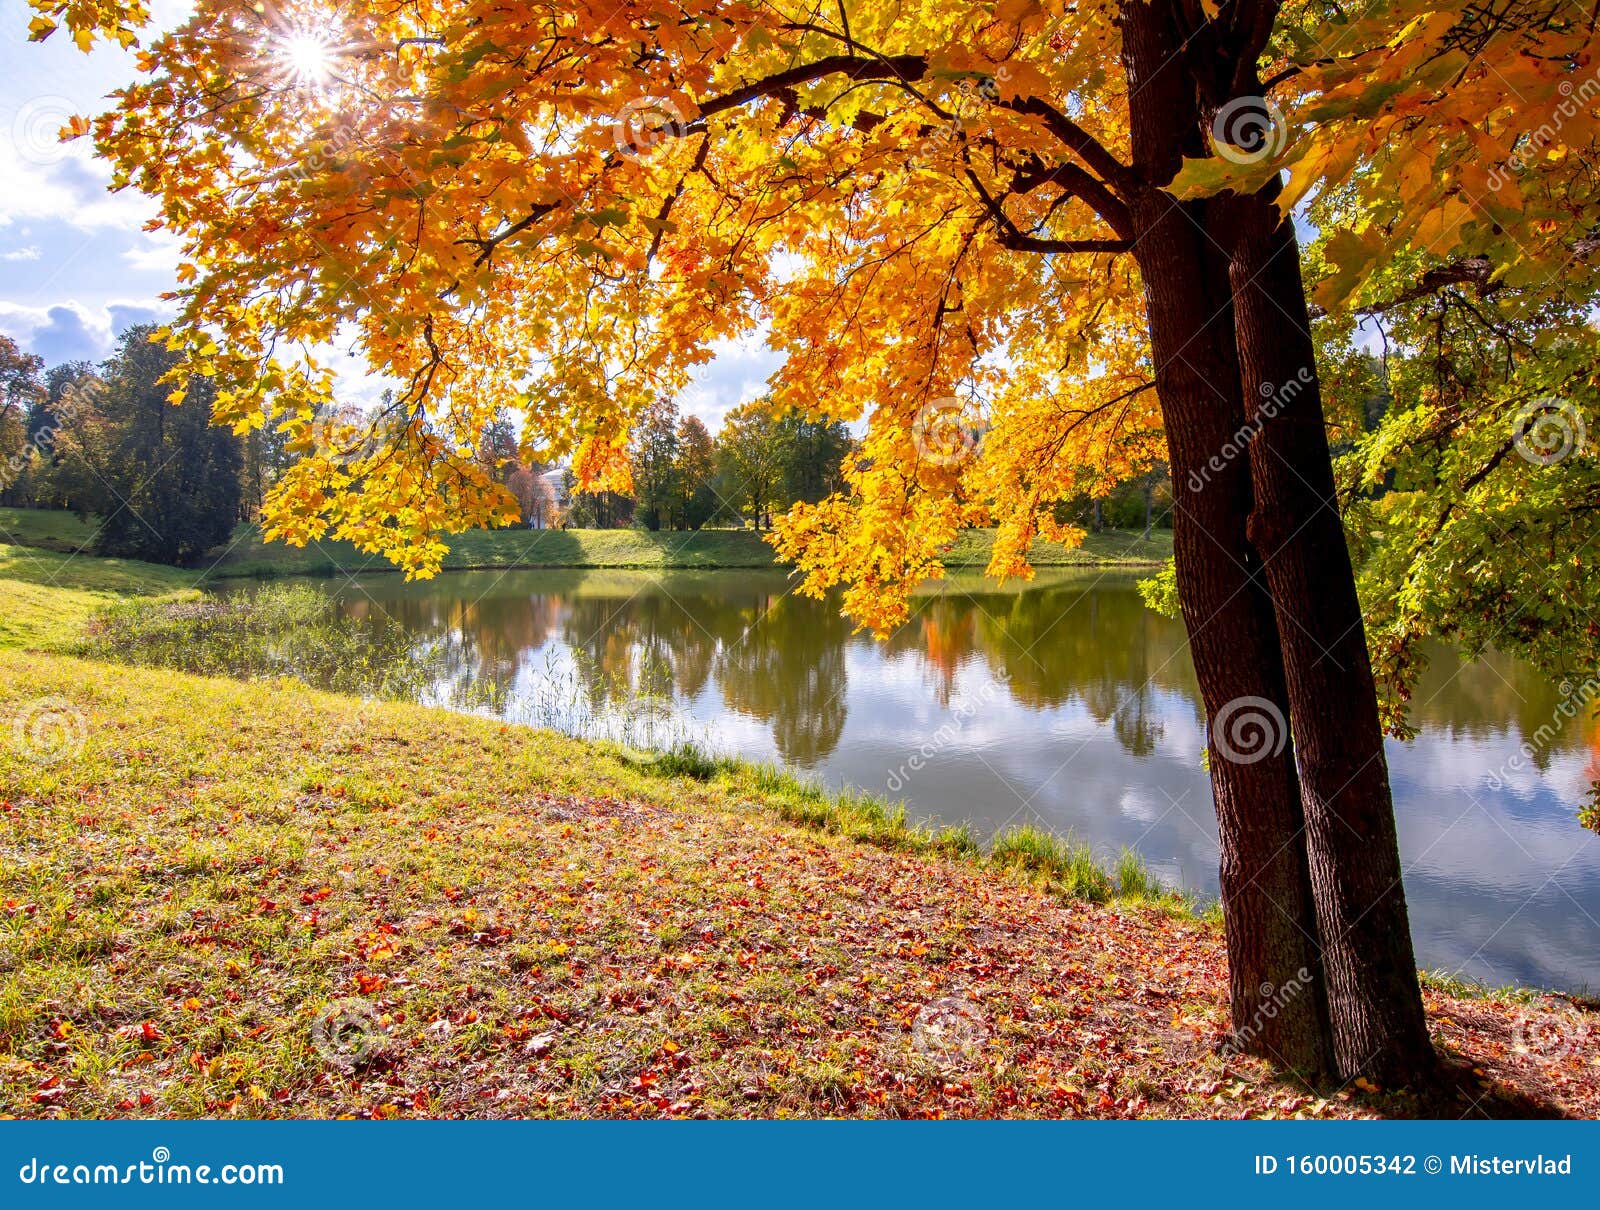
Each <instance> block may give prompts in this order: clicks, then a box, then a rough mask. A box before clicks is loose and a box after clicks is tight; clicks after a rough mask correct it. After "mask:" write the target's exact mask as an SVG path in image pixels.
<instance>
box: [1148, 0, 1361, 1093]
mask: <svg viewBox="0 0 1600 1210" xmlns="http://www.w3.org/2000/svg"><path fill="white" fill-rule="evenodd" d="M1169 17H1170V13H1168V12H1167V11H1166V10H1165V8H1164V6H1161V5H1157V4H1131V5H1128V6H1126V7H1125V8H1124V10H1123V56H1124V61H1125V68H1126V71H1127V78H1128V93H1129V105H1130V109H1131V116H1132V123H1131V125H1132V131H1133V138H1134V149H1133V150H1134V159H1135V162H1136V163H1137V164H1139V165H1141V167H1143V168H1144V169H1145V170H1146V171H1147V172H1149V173H1150V176H1149V177H1148V184H1147V187H1145V188H1142V189H1138V190H1136V191H1135V196H1134V197H1132V198H1131V199H1130V200H1129V211H1130V218H1131V221H1132V225H1133V228H1134V231H1133V234H1134V241H1135V242H1134V247H1135V256H1136V257H1137V259H1138V262H1139V267H1140V271H1141V273H1142V276H1143V278H1144V283H1145V303H1146V310H1147V312H1148V317H1149V324H1150V344H1151V352H1152V356H1153V358H1154V360H1155V367H1156V391H1157V395H1158V397H1159V398H1160V401H1161V409H1162V415H1163V418H1164V423H1165V427H1166V433H1167V446H1168V452H1169V462H1170V466H1171V472H1172V481H1173V552H1174V561H1175V563H1176V567H1177V576H1178V596H1179V600H1180V602H1181V603H1182V608H1183V615H1184V623H1185V626H1186V627H1187V630H1188V634H1189V645H1190V651H1191V654H1192V656H1193V659H1194V665H1195V671H1196V674H1197V676H1198V678H1199V682H1200V692H1201V697H1202V698H1203V700H1204V704H1205V711H1206V719H1207V723H1208V733H1209V734H1210V736H1211V760H1210V768H1211V784H1212V794H1213V797H1214V799H1215V802H1216V810H1217V820H1218V825H1219V832H1220V847H1221V855H1222V860H1221V872H1220V873H1221V879H1220V881H1221V889H1222V903H1223V916H1224V919H1225V921H1226V927H1227V946H1228V968H1229V1000H1230V1005H1231V1009H1232V1015H1233V1027H1234V1037H1235V1040H1236V1044H1237V1045H1239V1046H1240V1047H1241V1048H1243V1049H1245V1050H1248V1051H1251V1052H1253V1053H1257V1054H1262V1055H1266V1056H1268V1057H1270V1058H1273V1059H1274V1060H1276V1061H1277V1062H1279V1063H1281V1064H1282V1065H1284V1066H1286V1067H1289V1068H1291V1069H1294V1070H1298V1071H1301V1072H1304V1073H1306V1074H1316V1073H1321V1072H1324V1071H1327V1070H1329V1069H1330V1068H1331V1066H1332V1058H1333V1056H1332V1052H1331V1048H1330V1047H1329V1045H1328V1037H1329V1031H1328V1021H1327V1012H1326V1001H1325V997H1324V990H1323V977H1322V966H1321V961H1322V960H1321V953H1320V946H1319V942H1318V938H1317V926H1316V917H1315V913H1314V910H1313V905H1312V901H1311V886H1310V875H1309V871H1308V869H1307V866H1306V859H1305V848H1304V844H1303V831H1304V818H1303V816H1302V813H1301V806H1300V794H1299V785H1298V782H1297V779H1296V775H1295V764H1294V754H1293V750H1292V748H1291V747H1290V745H1289V743H1288V742H1287V741H1288V737H1287V735H1286V734H1285V733H1284V731H1283V729H1282V727H1279V728H1277V730H1276V731H1275V732H1273V731H1272V730H1271V727H1272V724H1271V718H1272V716H1273V715H1274V714H1275V715H1276V716H1277V717H1278V718H1279V719H1280V720H1281V719H1282V718H1283V717H1284V711H1285V708H1286V706H1287V701H1288V698H1287V692H1286V687H1285V683H1284V677H1283V666H1282V662H1281V661H1282V654H1281V650H1280V646H1279V643H1278V636H1277V625H1276V622H1275V619H1274V614H1273V609H1272V604H1271V601H1270V600H1269V599H1268V596H1267V592H1266V588H1265V585H1264V583H1263V582H1262V581H1261V580H1260V578H1259V575H1258V573H1259V570H1260V566H1259V561H1258V560H1257V559H1256V556H1255V553H1254V551H1253V550H1252V549H1251V547H1250V542H1249V538H1248V534H1247V530H1246V525H1247V521H1248V518H1249V516H1250V512H1251V507H1252V492H1253V487H1252V483H1251V479H1250V473H1249V468H1248V465H1247V464H1246V462H1245V461H1244V459H1242V458H1229V457H1227V456H1226V454H1227V451H1228V449H1229V447H1230V442H1231V441H1232V440H1233V439H1234V437H1235V436H1236V435H1237V433H1238V431H1239V429H1240V428H1241V427H1242V425H1243V423H1244V404H1243V400H1242V395H1241V390H1242V388H1241V385H1240V379H1239V366H1238V357H1237V350H1236V349H1235V347H1234V342H1233V329H1232V304H1231V285H1230V283H1229V281H1228V273H1227V264H1226V260H1225V259H1224V256H1223V250H1222V248H1221V246H1220V245H1218V244H1217V242H1216V241H1215V240H1213V239H1212V238H1211V237H1210V236H1209V235H1208V233H1207V230H1206V228H1207V224H1208V209H1209V207H1208V205H1207V204H1180V203H1177V202H1175V201H1174V200H1173V199H1172V198H1171V197H1170V196H1168V195H1167V194H1165V193H1163V192H1161V191H1160V190H1159V189H1158V188H1157V187H1156V186H1157V185H1159V184H1161V183H1164V182H1165V181H1167V180H1169V179H1170V178H1171V175H1172V173H1173V172H1176V171H1177V168H1178V166H1179V163H1180V162H1181V158H1182V156H1183V154H1185V153H1186V152H1187V153H1188V154H1191V155H1195V154H1200V153H1201V149H1200V148H1199V147H1198V146H1197V145H1196V144H1197V139H1198V133H1199V115H1198V108H1197V103H1196V98H1195V90H1194V85H1193V81H1192V80H1191V79H1190V78H1189V76H1188V74H1187V68H1186V66H1185V59H1184V56H1183V53H1182V49H1183V42H1184V40H1183V38H1182V36H1181V34H1180V33H1179V32H1178V31H1177V30H1176V29H1174V28H1173V26H1172V24H1171V23H1170V20H1169ZM1252 717H1264V718H1265V720H1266V722H1267V725H1268V730H1267V731H1258V732H1254V733H1250V732H1249V726H1250V719H1251V718H1252ZM1230 725H1232V726H1234V727H1235V730H1234V732H1233V737H1232V738H1233V739H1236V740H1237V741H1238V742H1237V743H1234V742H1231V741H1230V743H1228V744H1227V745H1224V744H1221V743H1220V742H1219V740H1220V739H1221V738H1222V737H1223V736H1225V735H1227V734H1228V728H1229V727H1230ZM1241 727H1242V729H1240V728H1241ZM1219 733H1220V734H1219ZM1252 737H1253V739H1254V743H1252V742H1251V740H1252ZM1228 753H1231V754H1232V757H1233V758H1229V756H1228V755H1227V754H1228Z"/></svg>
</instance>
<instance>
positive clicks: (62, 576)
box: [0, 545, 196, 647]
mask: <svg viewBox="0 0 1600 1210" xmlns="http://www.w3.org/2000/svg"><path fill="white" fill-rule="evenodd" d="M195 579H196V577H195V574H194V573H193V572H186V571H180V570H178V569H177V568H173V567H157V566H156V565H154V564H152V563H137V562H134V561H132V560H129V559H98V558H95V557H93V556H91V555H70V554H61V553H59V552H57V551H53V550H47V549H44V548H42V547H35V548H30V547H26V546H8V545H0V646H18V645H24V644H26V645H31V646H40V647H53V646H59V645H61V644H63V643H66V642H69V641H71V640H72V639H73V638H75V637H76V636H77V635H78V633H79V632H80V631H81V629H82V626H83V623H84V622H86V621H87V620H88V619H89V617H90V616H91V615H92V614H93V613H94V612H95V611H96V610H99V609H104V608H105V607H106V606H108V605H112V604H115V603H116V602H118V601H125V600H129V599H131V598H136V597H175V596H178V595H182V594H186V593H192V592H193V591H194V589H193V587H192V585H193V584H194V581H195Z"/></svg>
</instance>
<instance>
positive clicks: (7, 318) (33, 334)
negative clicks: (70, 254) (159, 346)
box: [0, 299, 170, 363]
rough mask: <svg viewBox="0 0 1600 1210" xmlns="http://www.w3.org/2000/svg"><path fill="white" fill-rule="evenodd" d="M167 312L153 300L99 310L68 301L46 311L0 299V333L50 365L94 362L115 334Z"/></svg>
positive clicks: (106, 350) (118, 303) (107, 351)
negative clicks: (13, 339) (12, 338)
mask: <svg viewBox="0 0 1600 1210" xmlns="http://www.w3.org/2000/svg"><path fill="white" fill-rule="evenodd" d="M169 313H170V308H168V307H167V306H166V304H164V303H161V302H159V301H157V300H154V299H149V300H146V299H136V300H123V301H114V302H108V303H106V304H104V305H103V306H87V305H85V304H84V303H81V302H78V301H77V300H75V299H73V300H68V301H66V302H62V303H56V304H54V305H51V306H46V307H33V306H26V305H23V304H20V303H14V302H6V301H4V300H0V331H4V332H6V333H7V334H8V335H10V336H13V337H15V338H16V339H17V340H18V342H19V343H21V344H22V345H23V347H24V348H26V349H28V350H29V351H30V352H34V353H37V354H39V356H41V357H43V358H44V359H45V360H46V361H48V362H51V363H57V362H63V361H80V360H84V361H98V360H100V359H101V358H103V357H106V356H107V355H109V354H110V352H111V346H112V345H113V343H114V342H115V340H116V337H117V335H118V334H119V333H121V332H122V331H124V330H125V329H127V328H129V327H132V326H133V325H134V324H140V323H151V322H154V321H156V320H159V319H161V318H164V317H165V316H166V315H168V314H169Z"/></svg>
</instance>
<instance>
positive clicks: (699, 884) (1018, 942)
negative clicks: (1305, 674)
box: [0, 547, 1600, 1117]
mask: <svg viewBox="0 0 1600 1210" xmlns="http://www.w3.org/2000/svg"><path fill="white" fill-rule="evenodd" d="M187 582H188V580H187V578H184V577H177V578H175V577H174V576H173V575H172V574H171V573H169V572H167V571H166V570H164V569H159V568H148V567H146V566H144V565H141V564H113V563H108V562H105V561H101V560H96V559H93V558H90V557H88V556H76V557H74V556H69V555H64V554H55V553H51V552H45V551H39V550H23V549H19V548H15V547H13V548H0V605H3V609H4V616H5V618H6V619H7V629H6V631H5V632H4V633H3V635H0V855H3V860H0V1114H6V1115H15V1116H26V1117H39V1116H60V1117H102V1116H147V1117H148V1116H195V1115H205V1116H228V1115H239V1116H308V1115H309V1116H323V1115H326V1116H333V1115H345V1114H349V1115H360V1116H382V1117H392V1116H450V1117H455V1116H460V1117H466V1116H471V1117H485V1116H506V1117H511V1116H525V1115H540V1114H544V1115H560V1116H752V1117H770V1116H777V1115H807V1116H815V1115H850V1116H923V1115H948V1116H955V1115H997V1116H1008V1115H1009V1116H1068V1117H1074V1116H1077V1117H1085V1116H1095V1117H1098V1116H1126V1115H1145V1116H1227V1117H1234V1116H1341V1117H1346V1116H1367V1115H1408V1114H1416V1113H1419V1112H1425V1113H1445V1114H1450V1115H1477V1114H1490V1115H1498V1114H1504V1113H1542V1114H1559V1113H1565V1114H1571V1115H1575V1116H1583V1117H1594V1116H1596V1115H1600V1091H1597V1086H1600V1025H1597V1021H1596V1015H1595V1014H1594V1013H1593V1012H1592V1011H1589V1010H1588V1009H1586V1008H1584V1007H1582V1006H1579V1005H1576V1004H1573V1003H1571V1002H1569V1001H1566V1000H1564V999H1561V998H1559V997H1539V996H1534V995H1531V994H1528V993H1521V992H1508V993H1485V992H1482V991H1481V990H1477V989H1471V988H1463V987H1458V986H1454V985H1449V984H1442V983H1438V982H1430V983H1429V984H1428V985H1427V1001H1428V1008H1429V1014H1430V1020H1431V1023H1432V1027H1433V1030H1434V1035H1435V1037H1436V1039H1437V1040H1438V1042H1439V1044H1440V1047H1441V1049H1442V1051H1443V1052H1444V1054H1445V1055H1446V1057H1447V1061H1448V1063H1449V1067H1450V1070H1451V1072H1452V1073H1453V1076H1452V1082H1451V1087H1450V1090H1449V1091H1447V1092H1445V1093H1441V1094H1438V1095H1437V1096H1433V1097H1430V1099H1429V1100H1427V1101H1426V1102H1419V1101H1418V1100H1417V1099H1416V1098H1415V1097H1413V1096H1411V1095H1410V1094H1408V1093H1407V1092H1405V1091H1394V1090H1387V1089H1372V1088H1370V1087H1361V1086H1350V1087H1344V1088H1331V1087H1318V1088H1310V1087H1307V1086H1305V1085H1303V1084H1301V1083H1298V1082H1296V1081H1295V1080H1293V1079H1292V1078H1286V1077H1283V1076H1280V1075H1277V1074H1275V1073H1274V1072H1273V1071H1272V1070H1271V1069H1270V1068H1269V1067H1268V1066H1267V1065H1266V1064H1264V1063H1262V1062H1260V1061H1258V1060H1254V1059H1245V1058H1239V1057H1234V1056H1230V1055H1228V1054H1226V1053H1225V1048H1224V1046H1223V1043H1224V1041H1225V1029H1226V1025H1227V1009H1226V1004H1225V1002H1224V989H1225V987H1226V977H1225V961H1224V953H1223V941H1222V934H1221V930H1220V927H1219V925H1218V924H1217V923H1216V922H1215V921H1213V920H1211V919H1207V918H1197V917H1196V916H1194V915H1193V914H1192V913H1191V912H1189V911H1188V910H1187V908H1186V906H1185V905H1184V904H1183V903H1181V902H1179V901H1176V900H1174V899H1172V898H1171V897H1165V896H1160V895H1155V896H1148V895H1147V896H1145V897H1144V898H1140V899H1113V900H1111V901H1110V902H1100V903H1091V902H1085V901H1082V900H1081V899H1079V898H1075V897H1074V894H1076V893H1082V888H1084V887H1088V888H1089V889H1090V891H1094V890H1095V889H1096V886H1097V885H1098V886H1102V887H1103V885H1104V882H1103V879H1102V882H1101V883H1100V884H1096V883H1095V882H1094V880H1093V879H1086V878H1085V877H1084V875H1083V872H1082V871H1081V870H1079V869H1077V868H1076V866H1075V865H1073V864H1072V863H1070V862H1069V861H1067V860H1063V861H1060V862H1057V863H1055V864H1054V865H1052V864H1051V863H1050V862H1049V861H1047V860H1046V861H1041V846H1040V845H1039V844H1038V843H1037V842H1036V841H1030V842H1028V843H1022V842H1020V841H1019V842H1018V843H1016V844H1015V845H1013V846H1012V848H1013V854H1014V857H1015V859H1016V860H1018V861H1021V862H1023V863H1024V864H1025V865H1027V866H1028V868H1024V869H1016V868H1011V867H1010V866H999V865H997V861H998V858H997V857H996V856H994V855H990V856H988V857H985V856H984V855H982V854H980V853H978V852H976V851H975V849H974V848H973V846H971V844H970V842H968V841H966V840H965V838H964V837H962V836H960V835H959V834H957V835H953V836H952V835H941V836H929V835H924V834H921V833H918V832H917V831H916V830H915V829H912V828H909V827H907V826H906V825H905V823H904V822H903V820H900V819H897V818H895V817H894V816H893V815H892V814H886V813H885V812H884V811H883V810H882V808H881V807H880V806H879V805H877V804H872V803H867V802H861V801H853V800H837V799H829V798H828V797H827V796H826V795H822V794H820V793H818V792H816V791H815V790H808V789H807V788H805V787H802V786H800V785H799V784H798V783H796V782H795V781H794V780H793V779H792V778H789V777H787V776H783V775H779V774H776V773H774V772H773V771H770V770H761V769H755V768H750V767H747V766H740V765H732V764H723V765H710V764H707V765H703V766H699V767H697V766H696V765H695V762H693V761H678V762H673V761H660V760H653V759H651V758H649V757H648V756H646V755H645V754H639V753H628V752H624V751H622V750H619V749H615V748H608V747H602V746H595V745H588V744H583V743H579V742H577V741H573V740H568V739H564V738H562V737H559V736H555V735H553V734H550V733H547V732H538V731H532V730H528V729H525V728H520V727H510V726H505V725H502V724H499V723H497V722H494V721H492V720H485V719H481V718H473V717H467V716H462V715H456V714H451V713H447V712H444V711H438V710H430V709H424V708H421V707H416V706H410V705H404V704H372V703H363V702H361V701H358V700H355V699H353V698H344V697H337V696H332V695H327V694H319V693H315V692H312V691H311V690H308V689H306V688H304V687H303V686H300V685H298V684H296V683H292V682H283V681H265V682H254V683H243V682H237V681H230V680H209V679H204V678H199V677H192V676H186V675H182V674H179V673H174V672H167V671H158V670H148V669H135V668H126V667H121V666H116V665H108V664H97V663H90V662H86V661H82V660H79V659H75V658H70V657H68V656H65V655H62V654H58V653H49V652H44V651H40V650H37V648H39V647H44V646H50V645H52V644H59V643H61V642H63V641H65V636H67V635H69V634H70V633H71V632H72V631H73V630H74V629H75V628H76V627H77V626H79V625H81V622H82V620H83V619H84V618H85V617H86V616H87V615H88V613H89V611H90V610H92V609H93V608H95V607H96V604H97V602H101V601H103V600H104V599H106V598H108V597H111V596H115V595H118V594H120V593H140V594H145V595H149V596H161V595H166V594H170V593H174V592H182V591H186V589H185V588H184V587H183V586H184V584H186V583H187ZM19 602H20V603H22V605H23V608H21V609H19V608H18V603H19ZM26 648H35V650H27V649H26ZM680 770H681V771H684V772H686V773H687V774H690V775H680V774H679V772H678V771H680ZM1042 856H1043V857H1045V858H1048V857H1049V853H1047V852H1045V853H1042ZM1029 863H1031V864H1029ZM1128 882H1129V879H1127V878H1124V879H1123V883H1124V886H1125V887H1126V886H1127V884H1128ZM1073 888H1077V890H1076V891H1074V890H1073ZM1097 897H1101V898H1103V896H1097Z"/></svg>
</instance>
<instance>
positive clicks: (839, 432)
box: [776, 412, 855, 504]
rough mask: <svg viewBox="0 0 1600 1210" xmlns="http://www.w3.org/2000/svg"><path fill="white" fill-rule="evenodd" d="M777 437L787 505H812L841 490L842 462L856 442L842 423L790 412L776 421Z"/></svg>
mask: <svg viewBox="0 0 1600 1210" xmlns="http://www.w3.org/2000/svg"><path fill="white" fill-rule="evenodd" d="M776 438H777V442H778V446H779V450H780V455H779V456H780V458H781V459H782V463H783V485H782V493H783V498H784V500H785V502H786V503H787V504H794V503H795V502H797V501H800V502H804V503H806V504H815V503H817V501H819V500H824V499H826V498H827V497H829V496H831V495H833V494H834V493H835V492H840V491H843V490H844V488H845V477H844V459H845V456H846V455H847V454H849V453H850V451H851V450H852V449H854V448H855V442H854V441H852V440H851V439H850V430H849V429H848V428H846V427H845V426H844V425H843V424H841V423H839V422H838V421H837V420H829V419H827V418H826V417H821V418H817V419H813V418H811V417H809V416H806V415H805V414H804V413H800V412H790V413H788V414H787V415H785V416H783V417H781V418H780V419H779V420H778V423H777V434H776Z"/></svg>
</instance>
